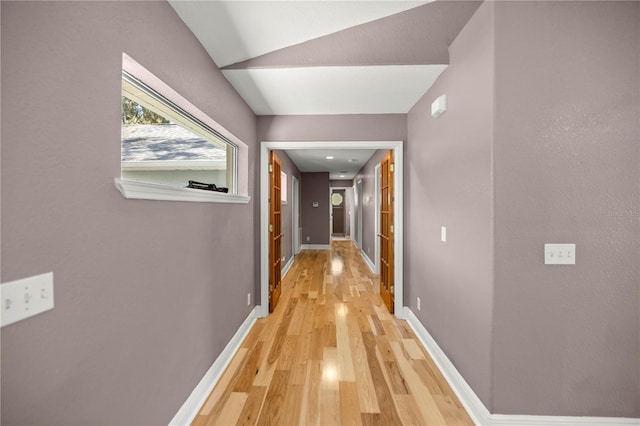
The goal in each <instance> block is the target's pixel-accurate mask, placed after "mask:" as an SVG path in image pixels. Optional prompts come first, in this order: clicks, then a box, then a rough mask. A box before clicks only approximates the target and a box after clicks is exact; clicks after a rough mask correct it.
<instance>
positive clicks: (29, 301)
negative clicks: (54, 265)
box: [0, 272, 53, 327]
mask: <svg viewBox="0 0 640 426" xmlns="http://www.w3.org/2000/svg"><path fill="white" fill-rule="evenodd" d="M0 303H1V306H0V309H1V310H0V312H1V314H2V315H1V317H2V327H4V326H5V325H9V324H13V323H14V322H17V321H20V320H23V319H25V318H29V317H32V316H34V315H37V314H39V313H41V312H44V311H48V310H49V309H53V272H49V273H47V274H42V275H37V276H35V277H30V278H24V279H21V280H16V281H11V282H8V283H4V284H2V285H0Z"/></svg>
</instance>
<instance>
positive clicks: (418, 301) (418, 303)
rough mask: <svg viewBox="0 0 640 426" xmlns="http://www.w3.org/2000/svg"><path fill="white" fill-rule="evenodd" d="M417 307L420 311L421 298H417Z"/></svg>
mask: <svg viewBox="0 0 640 426" xmlns="http://www.w3.org/2000/svg"><path fill="white" fill-rule="evenodd" d="M416 307H417V308H418V310H420V298H419V297H416Z"/></svg>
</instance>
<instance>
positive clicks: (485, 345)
mask: <svg viewBox="0 0 640 426" xmlns="http://www.w3.org/2000/svg"><path fill="white" fill-rule="evenodd" d="M493 8H494V2H485V3H483V4H482V5H481V6H480V8H479V9H478V10H477V11H476V13H475V15H474V16H473V17H472V18H471V20H470V21H469V22H468V23H467V25H466V26H465V27H464V28H463V30H462V31H461V32H460V34H459V35H458V37H457V38H456V40H455V41H454V42H453V43H452V45H451V47H450V48H449V54H450V58H451V63H450V64H449V66H448V67H447V69H446V70H445V71H444V72H443V73H442V74H441V75H440V77H439V78H438V80H437V81H436V83H435V84H434V85H433V86H432V87H431V89H430V90H429V91H428V92H427V93H426V94H425V96H424V97H422V98H421V100H420V101H419V102H418V103H417V104H416V105H415V106H414V107H413V108H412V109H411V111H410V112H409V117H408V132H409V137H408V142H407V144H406V156H405V176H404V185H405V197H404V199H405V229H406V232H405V249H404V256H405V257H404V259H405V264H404V267H405V288H404V292H405V293H404V303H405V305H406V306H409V307H410V308H411V310H412V311H413V312H414V313H415V314H416V316H417V317H418V318H419V319H420V321H421V322H422V324H424V326H425V327H426V328H427V330H429V333H431V335H432V336H433V338H434V339H435V340H436V341H437V342H438V345H440V347H441V348H442V349H443V350H444V351H445V353H446V354H447V356H448V357H449V358H450V359H451V361H452V362H453V363H454V365H455V366H456V368H457V369H458V371H460V373H461V374H462V376H463V377H464V378H465V380H466V381H467V382H468V383H469V385H470V386H471V387H472V388H473V390H474V391H475V393H476V394H477V395H478V397H479V398H480V399H481V400H482V402H483V403H484V404H485V406H487V407H488V408H489V409H491V405H492V382H491V380H492V377H491V372H492V358H491V352H492V341H493V333H492V326H493V323H492V320H493V238H492V231H493V215H492V213H493V202H492V197H493V194H492V177H491V158H492V142H493V100H494V95H493V74H494V36H493V24H494V19H493ZM442 94H446V95H447V103H448V106H449V110H448V111H447V112H445V113H444V114H443V115H442V116H440V117H439V118H433V117H431V103H432V102H433V101H435V99H436V98H437V97H438V96H440V95H442ZM442 226H446V227H447V242H441V241H440V228H441V227H442ZM417 297H419V298H420V299H421V305H422V306H421V310H420V311H418V309H417V303H416V298H417Z"/></svg>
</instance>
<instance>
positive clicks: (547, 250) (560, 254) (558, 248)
mask: <svg viewBox="0 0 640 426" xmlns="http://www.w3.org/2000/svg"><path fill="white" fill-rule="evenodd" d="M544 264H545V265H575V264H576V245H575V244H545V245H544Z"/></svg>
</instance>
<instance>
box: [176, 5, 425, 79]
mask: <svg viewBox="0 0 640 426" xmlns="http://www.w3.org/2000/svg"><path fill="white" fill-rule="evenodd" d="M430 1H433V0H429V1H402V0H392V1H389V0H387V1H366V0H356V1H353V0H352V1H335V0H334V1H327V0H324V1H269V0H267V1H238V0H235V1H228V0H225V1H184V0H169V3H170V4H171V6H172V7H173V8H174V10H175V11H176V12H177V13H178V15H179V16H180V18H182V20H183V21H184V22H185V23H186V24H187V26H188V27H189V28H190V29H191V31H192V32H193V34H194V35H195V36H196V37H197V38H198V40H200V43H201V44H202V45H203V46H204V48H205V49H206V50H207V52H209V55H211V57H212V58H213V59H214V61H215V63H216V64H217V65H218V67H220V68H222V67H225V66H227V65H231V64H234V63H236V62H240V61H244V60H246V59H250V58H255V57H256V56H259V55H263V54H265V53H268V52H273V51H274V50H278V49H282V48H284V47H288V46H293V45H294V44H298V43H302V42H305V41H308V40H312V39H315V38H318V37H322V36H324V35H327V34H331V33H335V32H337V31H340V30H343V29H346V28H349V27H353V26H356V25H359V24H364V23H366V22H370V21H373V20H376V19H379V18H383V17H385V16H389V15H393V14H396V13H399V12H403V11H405V10H408V9H411V8H413V7H417V6H420V5H423V4H426V3H429V2H430Z"/></svg>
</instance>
